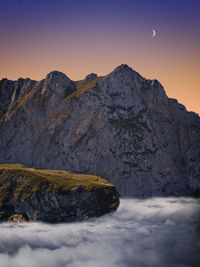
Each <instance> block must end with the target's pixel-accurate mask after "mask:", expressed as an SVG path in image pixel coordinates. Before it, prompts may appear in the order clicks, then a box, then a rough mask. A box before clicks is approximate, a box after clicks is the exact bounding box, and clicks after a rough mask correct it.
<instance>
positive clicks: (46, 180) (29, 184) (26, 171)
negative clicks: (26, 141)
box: [0, 164, 114, 202]
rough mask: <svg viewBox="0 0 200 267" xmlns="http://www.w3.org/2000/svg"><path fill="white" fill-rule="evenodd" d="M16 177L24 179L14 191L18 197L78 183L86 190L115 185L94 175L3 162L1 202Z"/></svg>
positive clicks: (65, 189)
mask: <svg viewBox="0 0 200 267" xmlns="http://www.w3.org/2000/svg"><path fill="white" fill-rule="evenodd" d="M16 177H18V178H19V179H18V180H21V179H22V180H23V182H21V183H19V186H17V188H16V190H15V192H14V196H15V197H16V198H17V197H18V196H21V197H23V198H26V197H31V196H32V195H33V194H34V193H35V192H36V191H38V190H41V189H42V188H43V189H44V190H46V191H49V190H53V191H58V190H59V191H73V190H76V189H77V185H80V184H82V185H84V186H85V190H87V191H90V190H95V189H98V188H102V187H104V188H108V187H114V186H113V185H112V184H111V183H109V182H108V181H106V180H105V179H102V178H100V177H97V176H94V175H85V174H73V173H70V172H67V171H62V170H40V169H33V168H26V167H25V166H23V165H18V164H3V165H0V202H1V200H3V199H5V198H7V197H9V196H8V192H9V190H8V188H10V187H11V182H12V179H14V178H16ZM3 192H4V193H5V194H3ZM2 198H3V199H2Z"/></svg>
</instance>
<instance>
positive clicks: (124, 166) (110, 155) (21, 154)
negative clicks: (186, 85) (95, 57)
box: [0, 64, 200, 197]
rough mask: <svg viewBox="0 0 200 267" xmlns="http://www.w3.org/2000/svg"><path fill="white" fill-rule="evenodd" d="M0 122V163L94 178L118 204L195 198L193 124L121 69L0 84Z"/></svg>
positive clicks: (174, 104) (197, 166)
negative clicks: (116, 195) (111, 187)
mask: <svg viewBox="0 0 200 267" xmlns="http://www.w3.org/2000/svg"><path fill="white" fill-rule="evenodd" d="M2 84H3V86H2ZM2 103H3V104H2ZM5 103H6V105H5ZM0 118H1V123H0V129H1V132H0V163H21V164H25V165H26V166H28V167H36V168H51V169H56V168H57V169H66V170H69V171H72V172H76V173H90V174H94V175H98V176H101V177H104V178H106V179H109V180H110V181H111V182H112V183H114V184H115V185H116V188H117V189H118V191H119V192H120V193H121V195H122V196H136V197H148V196H157V195H198V194H199V193H200V181H199V180H200V179H199V175H200V160H199V159H200V118H199V116H198V115H197V114H196V113H194V112H188V111H187V110H186V108H185V107H184V106H183V105H182V104H179V103H178V101H177V100H174V99H171V98H168V97H167V95H166V93H165V90H164V88H163V86H162V85H161V84H160V83H159V81H157V80H148V79H145V78H143V77H142V76H141V75H140V74H139V73H137V72H136V71H134V70H132V69H131V68H130V67H129V66H128V65H126V64H122V65H120V66H118V67H117V68H115V69H114V70H113V71H112V72H111V73H109V74H108V75H105V76H100V77H98V76H97V75H96V74H94V73H92V74H89V75H87V76H86V78H85V79H84V80H81V81H72V80H71V79H70V78H68V77H67V76H66V75H65V74H63V73H61V72H57V71H53V72H50V73H49V74H47V76H46V78H45V79H44V80H41V81H39V82H36V81H31V80H29V79H26V80H23V81H22V80H20V81H19V80H18V81H16V82H11V81H8V80H7V81H5V79H4V81H3V82H2V81H1V82H0Z"/></svg>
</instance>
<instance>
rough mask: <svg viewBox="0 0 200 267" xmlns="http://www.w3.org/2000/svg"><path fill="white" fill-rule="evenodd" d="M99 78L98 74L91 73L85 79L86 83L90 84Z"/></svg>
mask: <svg viewBox="0 0 200 267" xmlns="http://www.w3.org/2000/svg"><path fill="white" fill-rule="evenodd" d="M97 77H98V75H97V74H96V73H90V74H88V75H87V76H86V77H85V81H86V82H90V81H91V80H93V79H95V78H97Z"/></svg>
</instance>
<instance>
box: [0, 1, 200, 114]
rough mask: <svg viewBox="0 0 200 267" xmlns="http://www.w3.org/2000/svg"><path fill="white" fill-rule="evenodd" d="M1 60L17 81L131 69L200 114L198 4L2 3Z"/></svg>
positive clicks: (0, 67) (3, 74) (0, 66)
mask: <svg viewBox="0 0 200 267" xmlns="http://www.w3.org/2000/svg"><path fill="white" fill-rule="evenodd" d="M152 29H155V30H156V36H155V37H152ZM0 59H1V63H0V79H2V78H8V79H12V80H15V79H18V78H19V77H23V78H27V77H29V78H31V79H34V80H41V79H43V78H44V77H45V76H46V74H47V73H49V72H50V71H53V70H58V71H62V72H64V73H65V74H66V75H67V76H68V77H69V78H71V79H72V80H79V79H83V78H84V77H85V76H86V75H87V74H89V73H91V72H95V73H97V74H98V75H105V74H108V73H109V72H111V71H112V70H113V69H114V68H115V67H117V66H118V65H120V64H128V65H129V66H130V67H132V68H133V69H134V70H136V71H137V72H139V73H140V74H141V75H142V76H144V77H145V78H148V79H157V80H159V81H160V82H161V83H162V85H163V86H164V88H165V90H166V93H167V95H168V96H169V97H172V98H176V99H178V101H179V102H180V103H182V104H184V105H185V106H186V108H187V109H188V110H189V111H195V112H196V113H199V114H200V105H199V103H200V83H199V77H200V1H199V0H167V1H160V0H0Z"/></svg>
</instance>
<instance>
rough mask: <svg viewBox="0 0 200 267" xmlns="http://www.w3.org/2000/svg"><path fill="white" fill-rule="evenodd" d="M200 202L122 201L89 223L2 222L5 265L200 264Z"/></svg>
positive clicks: (0, 234)
mask: <svg viewBox="0 0 200 267" xmlns="http://www.w3.org/2000/svg"><path fill="white" fill-rule="evenodd" d="M199 207H200V200H198V199H191V198H190V199H186V198H153V199H148V200H135V199H122V200H121V205H120V207H119V209H118V210H117V212H115V213H113V214H110V215H106V216H104V217H101V218H98V219H94V220H91V221H89V222H86V223H75V224H59V225H49V224H42V223H30V224H19V225H17V224H7V223H6V224H1V225H0V263H1V267H13V266H15V267H35V266H37V267H40V266H41V267H47V266H48V267H55V266H57V267H63V266H73V267H79V266H87V267H90V266H91V267H94V266H95V267H100V266H104V267H112V266H119V267H122V266H134V267H147V266H152V267H154V266H159V267H165V266H166V267H167V266H169V265H170V264H174V265H173V266H174V267H186V266H198V263H199V262H200V256H199V250H200V210H199Z"/></svg>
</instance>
